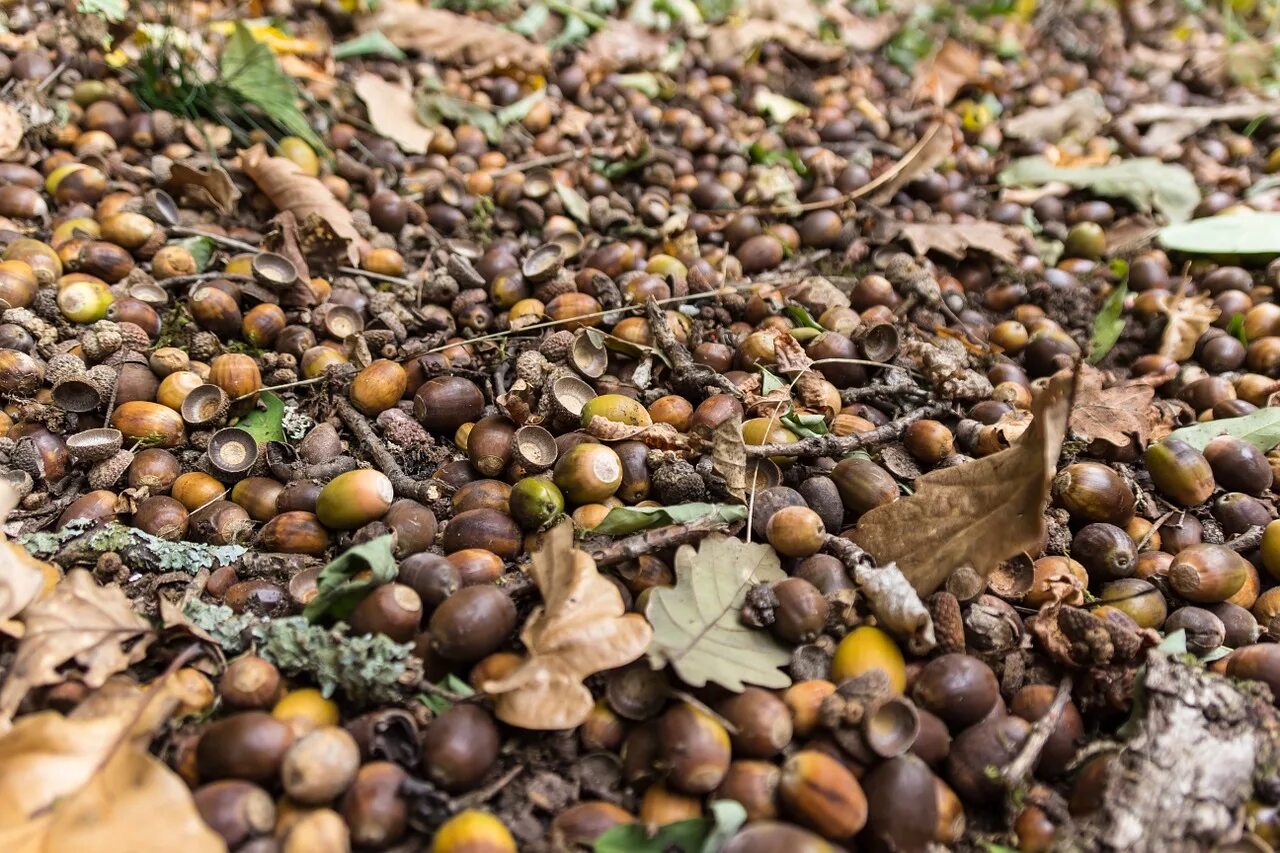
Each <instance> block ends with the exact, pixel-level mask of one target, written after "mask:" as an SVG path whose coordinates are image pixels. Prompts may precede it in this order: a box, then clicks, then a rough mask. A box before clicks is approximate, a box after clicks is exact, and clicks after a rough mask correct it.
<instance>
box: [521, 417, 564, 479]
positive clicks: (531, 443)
mask: <svg viewBox="0 0 1280 853" xmlns="http://www.w3.org/2000/svg"><path fill="white" fill-rule="evenodd" d="M513 452H514V456H515V460H516V461H517V462H519V463H520V464H521V465H523V466H524V468H525V470H527V471H529V472H530V473H533V472H537V471H545V470H547V469H548V468H550V467H551V466H552V465H554V464H555V463H556V456H557V455H558V453H559V448H558V447H557V446H556V437H555V436H554V435H552V434H551V432H550V431H549V430H547V429H545V428H543V427H540V426H537V425H535V424H529V425H527V426H522V427H520V428H519V429H518V430H516V434H515V441H514V447H513Z"/></svg>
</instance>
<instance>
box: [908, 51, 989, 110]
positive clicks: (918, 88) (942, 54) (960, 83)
mask: <svg viewBox="0 0 1280 853" xmlns="http://www.w3.org/2000/svg"><path fill="white" fill-rule="evenodd" d="M981 67H982V57H981V56H980V55H979V54H978V53H977V52H975V51H972V50H970V49H969V48H967V47H965V46H964V45H962V44H961V43H960V42H958V41H956V40H955V39H947V40H946V41H944V42H943V43H942V47H941V48H939V49H938V51H937V53H935V54H934V55H933V58H932V59H930V60H929V61H928V62H926V63H924V64H923V65H921V67H920V73H919V74H918V75H917V76H916V81H915V87H914V92H915V95H916V97H917V98H924V99H928V100H931V101H933V102H934V103H935V104H937V105H938V106H940V107H945V106H946V105H947V104H949V103H951V102H952V101H954V100H955V99H956V95H957V94H959V92H960V90H961V89H963V88H964V87H965V86H967V85H968V84H970V83H972V82H974V81H976V80H977V79H978V71H979V69H980V68H981Z"/></svg>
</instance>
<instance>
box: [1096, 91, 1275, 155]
mask: <svg viewBox="0 0 1280 853" xmlns="http://www.w3.org/2000/svg"><path fill="white" fill-rule="evenodd" d="M1277 111H1280V100H1272V101H1252V102H1248V103H1240V102H1238V101H1231V102H1227V103H1221V104H1215V105H1214V106H1208V107H1189V106H1186V105H1185V104H1164V103H1151V104H1135V105H1134V106H1132V107H1130V108H1129V109H1128V110H1126V111H1125V112H1124V114H1123V115H1121V116H1120V120H1121V121H1124V122H1129V123H1132V124H1135V125H1138V126H1139V127H1141V126H1142V125H1150V127H1148V128H1147V132H1146V133H1145V134H1144V135H1143V137H1142V141H1143V142H1144V143H1146V144H1147V145H1148V146H1150V150H1152V151H1163V150H1164V149H1165V148H1167V147H1169V146H1172V145H1176V144H1177V143H1179V142H1181V141H1182V140H1184V139H1186V138H1187V137H1188V136H1191V135H1192V134H1193V133H1195V132H1196V131H1198V130H1201V129H1203V128H1205V127H1208V126H1209V125H1210V124H1213V123H1214V122H1219V121H1221V122H1233V121H1235V122H1239V121H1252V120H1253V119H1255V118H1259V117H1262V116H1271V115H1275V113H1276V112H1277Z"/></svg>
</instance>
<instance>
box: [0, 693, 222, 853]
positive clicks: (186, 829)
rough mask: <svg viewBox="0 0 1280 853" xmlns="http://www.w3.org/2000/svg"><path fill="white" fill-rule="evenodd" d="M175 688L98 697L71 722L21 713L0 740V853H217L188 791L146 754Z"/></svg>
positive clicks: (217, 843) (173, 701)
mask: <svg viewBox="0 0 1280 853" xmlns="http://www.w3.org/2000/svg"><path fill="white" fill-rule="evenodd" d="M174 681H175V679H171V678H170V679H166V681H165V683H164V684H163V685H159V686H155V687H153V688H152V689H150V690H147V691H143V690H141V689H139V688H138V687H137V686H136V685H127V686H126V688H125V689H124V690H122V691H100V693H95V694H91V695H90V696H89V697H88V698H86V699H85V700H84V702H82V703H81V705H80V706H79V707H77V708H76V710H75V711H74V712H73V715H72V716H70V717H63V716H62V715H60V714H57V713H55V712H53V711H42V712H40V713H36V714H29V715H27V716H24V717H23V718H21V719H20V720H18V721H17V722H16V723H15V724H14V726H13V728H12V730H10V731H9V732H8V733H7V734H5V735H4V736H3V737H0V849H3V850H5V851H6V853H52V851H59V850H92V851H95V853H166V851H171V850H182V851H185V853H221V851H225V850H226V845H225V844H224V843H223V842H222V841H221V839H220V838H219V837H218V836H217V835H216V834H214V832H213V831H212V830H211V829H210V828H209V827H208V826H206V825H205V823H204V821H203V820H202V819H201V818H200V815H199V812H198V811H197V810H196V807H195V803H194V801H193V800H192V797H191V790H190V789H189V788H188V787H187V784H186V783H185V782H184V781H183V780H182V779H181V778H180V777H179V776H178V775H177V774H176V773H174V772H173V771H172V770H170V769H169V768H168V767H166V766H165V765H164V763H163V762H161V761H160V760H159V759H158V758H156V757H155V756H153V755H151V754H150V752H148V749H147V748H148V745H149V743H150V741H151V738H152V735H153V733H154V730H155V729H156V728H158V727H159V726H160V725H161V724H163V723H164V722H165V721H166V720H167V719H168V718H169V716H170V715H171V713H172V712H173V710H174V709H175V708H176V707H177V705H178V703H179V701H180V698H181V696H180V694H179V693H178V692H177V691H176V690H170V689H168V685H169V684H171V683H173V682H174ZM100 694H101V695H100Z"/></svg>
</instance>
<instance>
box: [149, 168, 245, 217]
mask: <svg viewBox="0 0 1280 853" xmlns="http://www.w3.org/2000/svg"><path fill="white" fill-rule="evenodd" d="M164 190H165V192H168V193H170V194H171V195H173V197H174V198H176V199H178V200H179V201H182V200H184V199H185V200H187V201H194V202H199V203H200V204H204V205H207V206H209V207H212V208H214V209H215V210H217V211H218V212H219V213H231V212H232V211H233V210H235V209H236V202H237V201H239V200H240V190H239V189H237V188H236V185H235V182H233V181H232V180H231V176H230V175H228V174H227V171H226V169H223V168H222V167H221V166H219V165H218V164H217V163H210V164H209V165H208V166H206V167H205V168H204V169H196V168H193V167H191V166H188V165H186V164H185V163H174V164H173V167H172V168H171V169H170V170H169V179H168V180H166V181H165V182H164Z"/></svg>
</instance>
